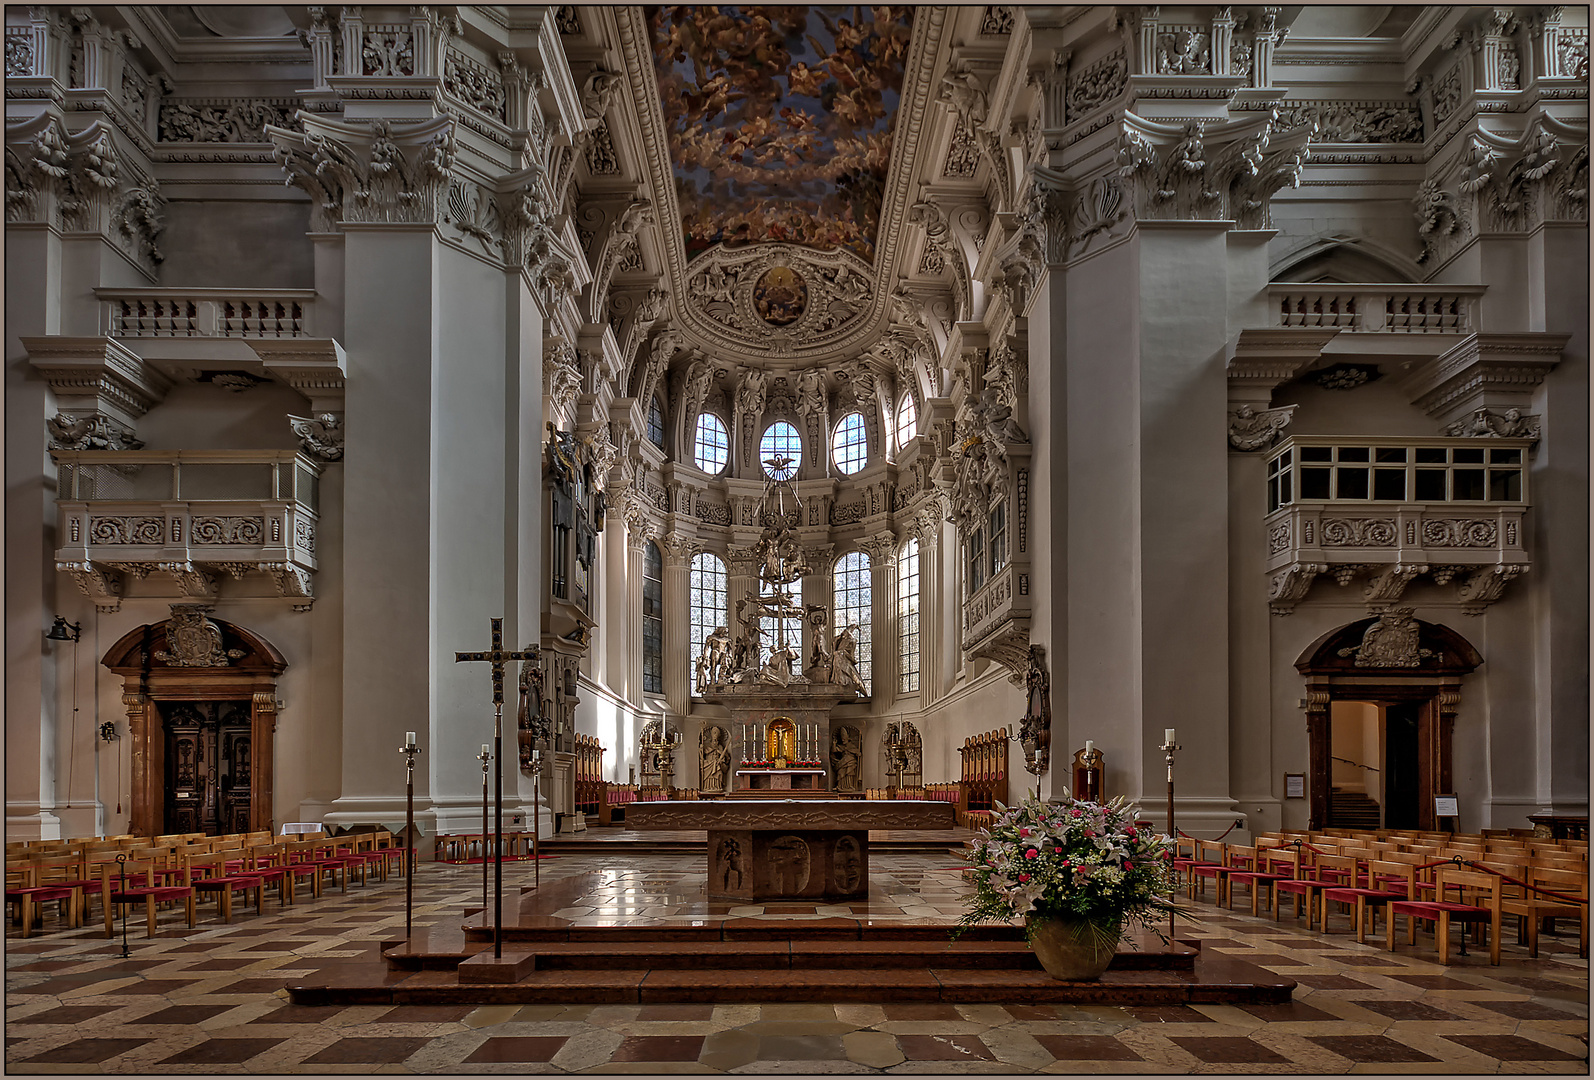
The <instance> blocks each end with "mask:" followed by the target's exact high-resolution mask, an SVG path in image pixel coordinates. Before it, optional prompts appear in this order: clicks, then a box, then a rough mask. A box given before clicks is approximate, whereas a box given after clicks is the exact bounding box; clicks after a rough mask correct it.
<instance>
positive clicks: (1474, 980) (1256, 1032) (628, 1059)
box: [5, 853, 1588, 1076]
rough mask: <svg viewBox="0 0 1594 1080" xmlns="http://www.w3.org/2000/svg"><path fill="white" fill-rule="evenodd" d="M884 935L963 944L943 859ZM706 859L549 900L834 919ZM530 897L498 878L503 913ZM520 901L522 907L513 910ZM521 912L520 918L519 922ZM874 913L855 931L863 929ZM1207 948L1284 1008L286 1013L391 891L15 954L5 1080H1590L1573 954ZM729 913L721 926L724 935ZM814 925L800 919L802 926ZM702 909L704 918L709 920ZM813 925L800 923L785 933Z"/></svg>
mask: <svg viewBox="0 0 1594 1080" xmlns="http://www.w3.org/2000/svg"><path fill="white" fill-rule="evenodd" d="M871 862H872V864H873V865H872V867H871V869H872V873H873V877H874V885H873V888H872V889H871V891H870V897H869V901H868V903H867V905H847V909H848V912H849V914H851V915H853V916H857V915H859V914H867V915H868V916H869V917H871V918H879V919H883V920H889V919H894V918H911V919H915V920H924V919H938V918H944V919H946V920H947V921H948V922H951V921H953V920H955V917H956V914H957V911H958V910H959V908H958V902H959V898H960V897H961V895H962V890H963V888H964V886H963V883H962V881H961V879H960V877H959V875H958V872H957V871H956V870H955V869H953V866H954V860H953V859H952V858H951V857H949V856H930V855H882V856H880V857H879V858H878V859H872V860H871ZM702 875H703V867H702V856H701V854H697V855H691V854H685V853H683V854H680V855H674V854H672V855H663V856H647V857H643V858H640V859H636V860H635V861H631V860H627V861H626V863H625V865H619V864H618V863H617V862H616V857H615V856H609V855H602V854H586V855H579V856H576V855H562V856H561V857H559V858H557V859H550V860H545V861H544V862H543V864H542V882H543V889H542V893H541V899H540V900H533V901H532V902H531V903H530V904H529V905H528V906H529V907H531V908H538V907H540V906H541V905H543V904H555V903H557V904H558V905H560V906H559V907H558V908H557V909H555V910H554V911H551V912H549V913H550V914H560V913H563V914H561V917H564V918H570V919H574V920H576V921H578V922H589V921H590V922H593V923H598V922H603V921H608V920H624V921H631V920H645V921H652V920H690V919H695V918H701V917H705V916H708V917H714V916H732V915H736V916H745V917H750V918H771V919H776V918H779V919H819V918H826V917H829V914H828V913H827V910H826V909H827V908H828V907H829V905H822V904H815V905H805V904H790V903H782V904H779V905H773V904H771V905H739V904H738V905H726V904H715V903H711V902H709V901H707V900H706V899H705V898H703V897H702V895H701V885H702V880H703V876H702ZM531 879H532V870H531V867H530V866H529V865H527V864H517V865H513V866H506V867H505V884H506V892H508V891H509V889H515V890H518V889H519V887H520V886H521V885H522V884H529V883H530V881H531ZM415 894H416V916H415V920H416V923H417V925H418V927H435V928H437V929H438V930H439V931H441V932H450V931H453V930H455V929H456V928H457V927H458V926H459V924H460V922H461V915H462V912H463V911H464V910H465V908H466V907H467V906H479V905H480V902H481V868H480V867H479V866H474V867H472V866H445V865H437V864H423V865H422V867H421V869H420V872H419V874H418V876H417V880H416V889H415ZM513 895H514V894H513V893H512V892H509V895H508V896H506V900H508V899H509V898H510V897H512V896H513ZM505 906H506V910H508V909H510V908H513V907H518V906H519V905H516V904H509V903H506V905H505ZM860 906H861V907H866V908H867V909H868V910H867V912H854V911H852V910H851V909H852V908H853V907H860ZM1197 907H1198V913H1199V914H1200V915H1201V917H1202V922H1201V924H1200V925H1199V926H1198V927H1196V928H1195V929H1193V930H1192V931H1191V932H1190V936H1192V937H1199V938H1201V939H1203V940H1202V944H1203V948H1205V949H1210V950H1215V951H1217V952H1221V953H1225V954H1229V955H1234V956H1241V957H1244V958H1245V959H1246V960H1248V961H1249V962H1251V963H1253V964H1257V965H1259V966H1262V967H1265V968H1267V969H1269V970H1271V971H1276V972H1278V973H1280V974H1283V975H1287V976H1288V977H1289V978H1292V979H1294V980H1296V982H1297V983H1298V984H1299V987H1298V989H1297V991H1296V993H1295V999H1294V1001H1293V1002H1291V1003H1290V1004H1287V1005H1271V1006H1270V1005H1250V1006H1230V1005H1196V1006H1184V1005H1181V1006H1147V1007H1127V1008H1126V1007H1115V1006H1072V1005H1016V1004H1003V1003H1001V1002H990V1003H985V1004H976V1005H969V1004H956V1005H954V1004H939V1003H924V1004H914V1003H883V1004H850V1005H849V1004H765V1005H752V1004H746V1005H737V1004H717V1005H689V1004H682V1005H596V1006H582V1005H568V1006H567V1005H533V1006H514V1005H503V1006H480V1007H472V1006H466V1005H460V1006H396V1007H395V1006H377V1005H351V1006H341V1007H339V1006H327V1007H304V1006H295V1005H291V1004H288V1003H287V1002H286V1001H285V1000H284V998H285V995H284V994H283V990H282V988H283V987H284V986H285V985H286V984H287V983H288V982H290V981H293V980H294V979H297V978H301V977H303V976H304V975H306V974H307V973H311V972H316V971H325V970H328V969H336V968H337V967H338V966H340V965H348V964H351V963H370V962H371V961H373V960H374V959H375V958H376V942H377V941H378V940H379V939H382V938H391V937H393V936H395V933H396V934H398V935H399V936H402V932H403V926H404V886H403V882H402V881H400V880H398V879H396V878H395V879H391V880H389V881H388V882H386V883H382V884H378V883H376V882H375V881H374V880H373V882H372V883H371V884H369V885H366V886H364V887H361V886H358V885H355V886H352V887H351V888H350V890H349V893H348V895H347V896H338V895H336V894H335V893H334V894H331V895H329V896H327V897H325V898H323V899H321V900H319V901H315V902H311V903H300V904H299V905H297V906H295V907H291V908H286V909H282V910H278V908H277V907H276V905H275V903H274V902H272V901H268V902H267V904H266V912H265V914H264V915H262V916H258V917H256V916H253V915H244V916H241V917H237V918H236V919H235V921H234V923H233V924H232V925H231V926H225V925H222V924H220V923H219V922H217V921H215V920H214V918H213V917H210V916H208V914H207V916H206V917H204V918H202V920H201V922H200V925H199V926H198V927H196V928H195V929H194V930H192V931H189V930H187V929H186V928H184V927H183V926H182V924H181V921H180V919H176V920H174V919H173V917H172V916H170V915H168V916H167V917H166V921H165V922H164V924H163V929H162V931H161V933H160V935H159V936H157V937H156V938H155V939H154V940H147V939H145V938H144V937H143V926H142V921H141V920H140V919H133V920H130V922H129V946H130V951H131V956H130V958H128V959H126V960H124V959H122V958H121V955H120V952H121V943H120V941H119V940H117V941H107V940H105V939H104V938H103V937H102V936H100V934H99V933H97V932H96V931H95V930H94V929H92V928H88V929H84V930H79V931H63V930H61V929H59V927H58V925H57V923H56V922H55V920H54V916H52V917H51V921H50V922H49V923H48V924H47V932H46V933H45V934H44V935H43V936H41V937H35V938H30V939H28V940H27V941H23V940H22V939H21V938H20V937H18V936H17V931H16V929H15V928H12V929H11V930H10V931H9V935H8V938H7V943H6V944H7V956H6V965H7V974H6V1032H5V1034H6V1069H7V1071H8V1072H9V1073H13V1074H28V1073H45V1072H73V1073H79V1072H93V1071H98V1072H102V1073H118V1074H152V1073H159V1074H167V1073H185V1072H186V1073H205V1074H209V1073H233V1072H252V1073H332V1072H371V1071H384V1072H394V1071H396V1072H413V1073H450V1074H454V1073H476V1072H587V1071H591V1072H636V1073H651V1074H656V1073H666V1072H730V1071H736V1072H759V1073H775V1074H809V1073H843V1074H858V1073H874V1072H904V1073H906V1072H913V1073H967V1072H983V1073H997V1074H1014V1073H1032V1072H1083V1073H1109V1072H1121V1073H1149V1072H1162V1073H1167V1072H1174V1073H1193V1072H1213V1073H1233V1072H1261V1073H1281V1074H1300V1073H1346V1072H1373V1073H1397V1072H1400V1073H1418V1074H1424V1075H1431V1076H1449V1075H1457V1074H1462V1073H1496V1072H1498V1073H1525V1072H1554V1073H1570V1074H1579V1075H1581V1074H1586V1073H1587V1071H1588V1063H1587V1037H1588V964H1587V962H1586V961H1583V960H1580V959H1578V957H1577V953H1576V941H1575V938H1570V937H1555V938H1546V939H1544V948H1543V950H1542V951H1541V954H1540V959H1538V960H1529V959H1528V957H1527V952H1526V950H1525V949H1524V948H1522V947H1520V946H1518V945H1517V944H1516V943H1515V935H1514V934H1508V935H1507V939H1506V944H1505V956H1504V962H1503V963H1502V964H1501V965H1500V966H1499V967H1491V966H1490V965H1489V963H1488V957H1487V955H1486V953H1479V952H1477V951H1473V952H1472V953H1471V954H1470V955H1468V956H1466V957H1464V958H1461V960H1460V961H1459V962H1458V963H1454V964H1452V965H1451V966H1450V967H1448V968H1446V967H1441V966H1440V965H1439V964H1437V963H1436V962H1434V961H1433V960H1432V959H1431V958H1432V957H1433V955H1434V954H1433V953H1432V952H1431V951H1425V950H1423V949H1418V950H1415V951H1414V950H1409V949H1405V948H1404V947H1403V948H1402V949H1401V950H1400V951H1398V952H1397V953H1395V954H1393V955H1391V954H1389V953H1386V952H1384V951H1383V950H1382V949H1381V948H1377V947H1374V946H1372V945H1365V946H1364V945H1358V944H1356V941H1355V938H1354V936H1352V935H1349V934H1346V933H1343V932H1341V933H1336V934H1332V935H1329V936H1328V937H1323V936H1320V935H1318V934H1315V933H1310V932H1308V931H1306V930H1305V929H1304V928H1303V927H1301V926H1299V925H1297V924H1295V923H1293V922H1291V921H1289V920H1285V921H1284V922H1282V923H1274V922H1272V921H1271V920H1266V919H1262V920H1258V919H1252V918H1251V917H1250V916H1248V915H1242V914H1239V913H1237V912H1235V913H1231V912H1227V911H1222V910H1219V909H1216V908H1214V907H1212V906H1211V905H1210V904H1198V905H1197ZM719 908H724V909H725V910H724V911H723V912H722V911H719V910H718V909H719ZM810 908H811V910H809V909H810ZM711 909H712V910H711ZM787 909H800V910H787Z"/></svg>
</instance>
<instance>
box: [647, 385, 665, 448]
mask: <svg viewBox="0 0 1594 1080" xmlns="http://www.w3.org/2000/svg"><path fill="white" fill-rule="evenodd" d="M648 442H650V443H652V444H653V445H654V446H657V447H658V448H659V449H660V450H663V449H664V408H663V406H661V405H660V404H659V399H658V398H654V399H653V400H652V401H651V402H649V403H648Z"/></svg>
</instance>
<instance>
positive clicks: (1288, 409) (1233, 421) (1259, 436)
mask: <svg viewBox="0 0 1594 1080" xmlns="http://www.w3.org/2000/svg"><path fill="white" fill-rule="evenodd" d="M1295 409H1296V406H1294V405H1286V406H1284V407H1283V408H1279V409H1263V410H1262V411H1261V412H1257V411H1256V410H1255V409H1254V408H1252V407H1251V406H1250V405H1241V406H1240V407H1239V408H1238V409H1236V410H1234V412H1232V413H1230V414H1229V445H1230V446H1232V447H1234V449H1236V450H1265V449H1267V448H1268V447H1269V446H1272V445H1273V444H1274V443H1275V442H1277V441H1278V439H1279V436H1280V435H1282V434H1284V429H1285V428H1287V427H1289V426H1290V421H1291V419H1293V418H1294V416H1295Z"/></svg>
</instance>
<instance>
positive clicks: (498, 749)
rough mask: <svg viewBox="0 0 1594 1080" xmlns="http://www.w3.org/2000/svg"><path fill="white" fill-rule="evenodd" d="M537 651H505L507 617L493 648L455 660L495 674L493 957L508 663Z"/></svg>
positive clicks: (498, 911)
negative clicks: (481, 663) (476, 663)
mask: <svg viewBox="0 0 1594 1080" xmlns="http://www.w3.org/2000/svg"><path fill="white" fill-rule="evenodd" d="M536 656H537V654H536V653H534V652H519V651H516V652H505V651H504V620H502V619H494V620H493V647H492V648H491V649H489V650H487V651H486V652H457V653H455V654H454V662H455V663H463V662H465V661H467V660H480V661H485V662H486V663H489V664H491V665H492V673H493V774H494V777H495V779H494V782H493V788H494V791H493V802H494V804H495V805H494V813H493V893H494V896H493V959H495V960H499V959H502V958H503V955H504V665H505V664H507V663H508V662H509V661H511V660H531V659H534V658H535V657H536Z"/></svg>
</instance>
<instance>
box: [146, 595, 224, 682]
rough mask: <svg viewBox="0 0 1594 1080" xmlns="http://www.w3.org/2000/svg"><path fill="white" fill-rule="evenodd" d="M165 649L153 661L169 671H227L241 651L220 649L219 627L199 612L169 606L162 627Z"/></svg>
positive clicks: (157, 651)
mask: <svg viewBox="0 0 1594 1080" xmlns="http://www.w3.org/2000/svg"><path fill="white" fill-rule="evenodd" d="M166 645H167V648H165V649H157V650H156V652H155V659H157V660H159V661H161V663H163V664H169V665H170V666H172V667H227V666H228V665H229V664H230V663H231V662H232V661H233V660H241V659H242V658H243V657H244V655H245V653H244V650H242V649H224V648H222V647H221V627H219V626H217V625H216V624H215V623H213V622H211V621H210V619H208V618H206V617H205V613H204V611H203V610H201V609H199V608H192V607H190V608H183V607H177V606H173V608H172V617H171V619H169V620H168V621H167V623H166Z"/></svg>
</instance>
